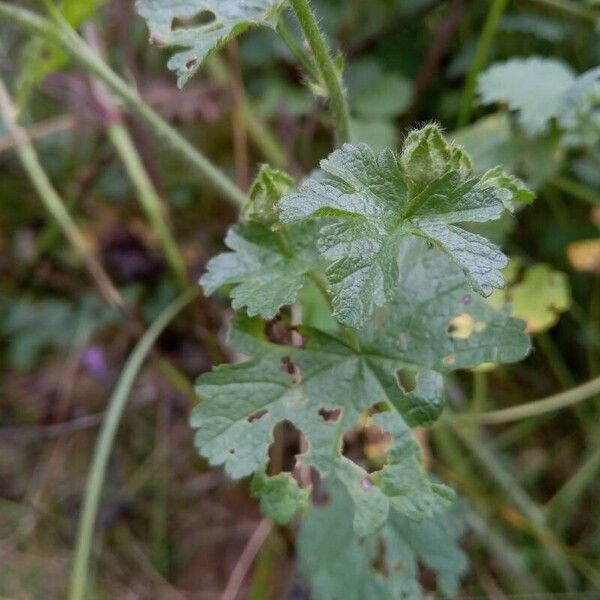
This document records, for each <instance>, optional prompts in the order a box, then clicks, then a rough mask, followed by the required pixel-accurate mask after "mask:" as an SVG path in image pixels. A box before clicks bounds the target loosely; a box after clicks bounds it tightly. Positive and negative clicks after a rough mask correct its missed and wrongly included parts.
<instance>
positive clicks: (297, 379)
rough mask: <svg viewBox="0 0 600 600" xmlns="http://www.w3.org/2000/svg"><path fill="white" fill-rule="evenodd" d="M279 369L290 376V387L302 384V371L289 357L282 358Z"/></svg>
mask: <svg viewBox="0 0 600 600" xmlns="http://www.w3.org/2000/svg"><path fill="white" fill-rule="evenodd" d="M281 368H282V369H283V370H284V372H286V373H287V374H288V375H289V376H290V378H291V380H292V385H300V384H301V383H302V371H301V370H300V367H299V366H298V365H297V364H296V363H295V362H293V361H292V359H291V358H290V357H289V356H284V357H283V358H282V359H281Z"/></svg>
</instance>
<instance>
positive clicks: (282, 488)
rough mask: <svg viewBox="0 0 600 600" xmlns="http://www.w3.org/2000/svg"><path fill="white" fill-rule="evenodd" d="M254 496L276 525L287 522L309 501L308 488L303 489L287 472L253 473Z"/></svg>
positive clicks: (252, 491) (265, 513) (252, 490)
mask: <svg viewBox="0 0 600 600" xmlns="http://www.w3.org/2000/svg"><path fill="white" fill-rule="evenodd" d="M251 493H252V496H253V497H254V498H260V510H261V512H262V513H263V514H264V515H266V516H267V517H269V518H270V519H271V520H272V521H273V522H274V523H276V524H277V525H285V524H286V523H289V522H290V521H291V520H292V518H293V517H294V515H295V514H296V513H297V512H298V511H301V510H304V509H305V508H306V507H307V506H308V503H309V499H310V490H308V489H306V490H303V489H301V488H300V487H299V486H298V483H297V482H296V480H295V479H294V478H293V477H292V476H291V475H289V474H288V473H279V474H278V475H275V476H274V477H269V476H268V475H266V474H265V473H264V471H262V472H258V473H256V474H255V475H254V477H253V479H252V485H251Z"/></svg>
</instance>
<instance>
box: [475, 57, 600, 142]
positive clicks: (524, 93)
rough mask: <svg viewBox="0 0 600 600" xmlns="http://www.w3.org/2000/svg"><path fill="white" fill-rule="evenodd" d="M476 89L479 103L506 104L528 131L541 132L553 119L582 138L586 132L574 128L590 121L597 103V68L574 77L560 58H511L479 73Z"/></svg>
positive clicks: (599, 78)
mask: <svg viewBox="0 0 600 600" xmlns="http://www.w3.org/2000/svg"><path fill="white" fill-rule="evenodd" d="M478 92H479V98H480V102H481V103H482V104H494V103H506V104H507V105H508V107H509V108H510V109H511V110H514V111H516V113H517V118H518V122H519V124H520V126H521V127H522V128H523V129H524V130H525V131H526V132H528V133H530V134H536V135H538V134H541V133H543V132H544V131H545V130H547V129H548V127H549V124H550V122H551V121H552V120H553V119H556V120H557V122H558V124H559V125H560V126H561V128H562V129H563V130H565V131H568V132H575V133H576V134H577V133H578V134H579V136H580V137H582V136H583V137H584V138H585V137H588V136H589V132H585V131H583V132H581V131H578V130H579V129H582V128H583V129H585V124H586V123H591V122H592V119H593V108H594V106H598V104H599V103H600V68H599V67H596V68H594V69H590V70H589V71H587V72H586V73H583V74H582V75H580V76H576V74H575V72H574V71H573V70H572V69H571V67H570V66H568V65H567V64H566V63H564V62H562V61H561V60H557V59H554V58H543V57H538V56H532V57H529V58H513V59H510V60H508V61H506V62H503V63H496V64H494V65H492V66H491V67H490V68H489V69H488V70H487V71H485V72H484V73H482V74H481V75H480V77H479V80H478ZM592 129H593V127H592ZM592 139H597V133H596V135H595V138H592Z"/></svg>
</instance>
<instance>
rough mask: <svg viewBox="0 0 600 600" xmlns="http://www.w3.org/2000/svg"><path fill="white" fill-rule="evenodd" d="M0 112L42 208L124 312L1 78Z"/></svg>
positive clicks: (102, 290)
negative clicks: (43, 164) (44, 165)
mask: <svg viewBox="0 0 600 600" xmlns="http://www.w3.org/2000/svg"><path fill="white" fill-rule="evenodd" d="M0 114H1V115H2V118H3V120H4V122H5V124H6V127H7V128H8V130H9V132H10V134H11V135H12V136H13V138H14V140H15V144H16V147H17V152H18V154H19V158H20V159H21V163H22V164H23V168H24V169H25V171H26V172H27V175H28V176H29V178H30V179H31V183H32V184H33V186H34V188H35V190H36V192H37V193H38V195H39V197H40V199H41V200H42V203H43V204H44V206H45V207H46V210H47V211H48V212H49V213H50V214H51V215H52V217H54V219H55V220H56V222H57V223H58V225H59V226H60V228H61V229H62V231H63V233H64V234H65V236H66V238H67V239H68V240H69V242H70V243H71V245H72V246H73V248H74V250H75V252H76V253H77V255H78V256H79V258H80V259H81V261H82V262H83V264H84V265H85V266H86V268H87V270H88V272H89V273H90V275H91V276H92V278H93V279H94V281H95V282H96V285H97V286H98V288H99V290H100V293H101V294H102V296H103V297H104V298H105V300H106V301H107V302H108V303H109V304H110V305H111V306H114V307H115V308H117V309H118V310H119V311H120V312H122V313H124V312H126V307H125V302H124V301H123V298H122V297H121V294H120V293H119V291H118V290H117V288H116V287H115V286H114V284H113V282H112V281H111V279H110V277H109V276H108V274H107V273H106V271H105V270H104V268H103V267H102V265H101V264H100V262H99V261H98V260H97V258H96V257H95V256H94V255H93V254H92V253H91V251H90V249H89V248H88V245H87V243H86V241H85V240H84V238H83V235H82V234H81V232H80V231H79V229H78V228H77V225H76V224H75V222H74V221H73V219H72V217H71V215H70V214H69V212H68V210H67V209H66V207H65V204H64V202H63V200H62V198H61V197H60V196H59V195H58V192H57V191H56V190H55V189H54V187H53V186H52V182H51V181H50V179H49V178H48V176H47V175H46V172H45V171H44V168H43V167H42V165H41V163H40V160H39V158H38V155H37V152H36V150H35V148H34V147H33V144H32V143H31V140H30V139H29V138H28V137H27V133H26V132H25V130H24V129H23V128H22V127H20V126H19V125H18V124H17V121H16V114H15V107H14V105H13V103H12V100H11V98H10V96H9V94H8V90H7V89H6V86H5V85H4V82H3V81H2V80H1V79H0Z"/></svg>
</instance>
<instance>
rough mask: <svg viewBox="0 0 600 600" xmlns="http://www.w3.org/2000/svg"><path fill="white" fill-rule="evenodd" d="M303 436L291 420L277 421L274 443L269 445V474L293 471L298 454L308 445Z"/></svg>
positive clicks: (274, 430)
mask: <svg viewBox="0 0 600 600" xmlns="http://www.w3.org/2000/svg"><path fill="white" fill-rule="evenodd" d="M303 438H304V436H303V435H302V433H301V432H300V430H299V429H298V428H297V427H295V426H294V425H293V424H292V423H290V422H289V421H282V422H281V423H277V425H276V426H275V428H274V429H273V443H272V444H271V445H270V446H269V464H268V466H267V473H269V475H278V474H279V473H292V472H293V470H294V467H295V466H296V456H297V455H298V454H300V453H302V451H303V450H302V448H303V447H306V443H303Z"/></svg>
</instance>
